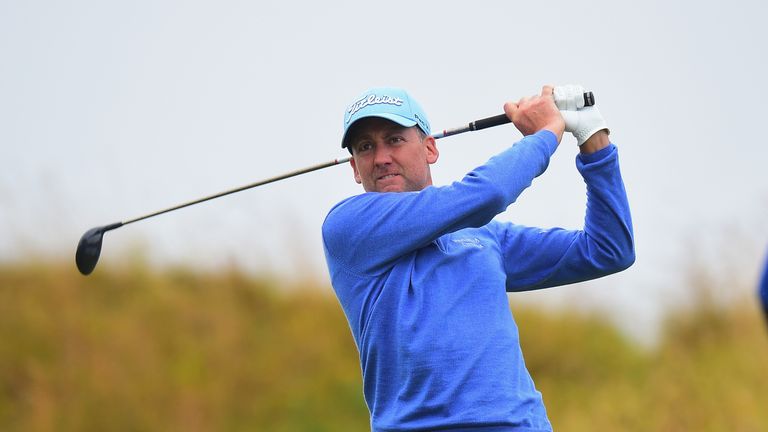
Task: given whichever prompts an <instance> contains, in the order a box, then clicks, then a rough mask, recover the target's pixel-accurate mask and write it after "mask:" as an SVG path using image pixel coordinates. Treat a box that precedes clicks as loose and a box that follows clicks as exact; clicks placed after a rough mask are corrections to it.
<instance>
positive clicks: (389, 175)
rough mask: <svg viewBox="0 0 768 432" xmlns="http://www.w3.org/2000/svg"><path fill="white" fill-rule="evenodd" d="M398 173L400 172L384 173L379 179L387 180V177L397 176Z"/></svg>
mask: <svg viewBox="0 0 768 432" xmlns="http://www.w3.org/2000/svg"><path fill="white" fill-rule="evenodd" d="M398 175H399V174H387V175H383V176H381V177H379V180H387V179H391V178H394V177H397V176H398Z"/></svg>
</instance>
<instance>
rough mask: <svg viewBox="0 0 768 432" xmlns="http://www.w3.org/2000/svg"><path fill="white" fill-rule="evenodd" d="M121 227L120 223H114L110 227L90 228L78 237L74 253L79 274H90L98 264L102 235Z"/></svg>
mask: <svg viewBox="0 0 768 432" xmlns="http://www.w3.org/2000/svg"><path fill="white" fill-rule="evenodd" d="M121 226H123V223H122V222H116V223H113V224H110V225H105V226H100V227H96V228H91V229H89V230H88V231H86V232H85V234H83V236H82V237H80V242H79V243H78V244H77V252H75V263H76V264H77V269H78V270H80V273H82V274H83V275H89V274H91V272H92V271H93V269H94V268H95V267H96V263H97V262H99V255H100V254H101V243H102V242H103V240H104V233H105V232H107V231H109V230H113V229H115V228H119V227H121Z"/></svg>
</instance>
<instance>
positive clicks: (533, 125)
mask: <svg viewBox="0 0 768 432" xmlns="http://www.w3.org/2000/svg"><path fill="white" fill-rule="evenodd" d="M552 91H553V87H552V86H549V85H546V86H544V87H543V88H542V89H541V95H539V96H531V97H524V98H522V99H520V101H518V102H517V103H515V102H507V103H505V104H504V113H506V114H507V117H508V118H509V120H511V121H512V123H513V124H514V125H515V127H516V128H517V130H519V131H520V132H521V133H522V134H523V135H532V134H534V133H536V132H538V131H540V130H543V129H546V130H548V131H550V132H552V133H554V134H555V136H556V137H557V142H558V143H559V142H560V140H562V138H563V132H564V131H565V121H564V120H563V116H562V115H560V111H558V110H557V106H556V105H555V99H554V97H553V96H552Z"/></svg>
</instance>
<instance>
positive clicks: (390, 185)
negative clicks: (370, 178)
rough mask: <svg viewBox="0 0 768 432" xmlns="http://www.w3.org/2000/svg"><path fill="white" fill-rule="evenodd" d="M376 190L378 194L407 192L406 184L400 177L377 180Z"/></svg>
mask: <svg viewBox="0 0 768 432" xmlns="http://www.w3.org/2000/svg"><path fill="white" fill-rule="evenodd" d="M375 189H376V191H377V192H403V191H405V182H404V181H403V178H402V177H400V176H397V177H391V178H388V179H384V180H377V181H376V184H375Z"/></svg>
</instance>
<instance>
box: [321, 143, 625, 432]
mask: <svg viewBox="0 0 768 432" xmlns="http://www.w3.org/2000/svg"><path fill="white" fill-rule="evenodd" d="M556 148H557V139H556V137H555V135H554V134H553V133H551V132H549V131H541V132H538V133H536V134H534V135H531V136H528V137H525V138H523V139H522V140H521V141H519V142H518V143H516V144H515V145H514V146H512V147H511V148H510V149H508V150H506V151H504V152H502V153H501V154H499V155H497V156H495V157H493V158H492V159H491V160H489V161H488V162H487V163H486V164H485V165H483V166H481V167H479V168H477V169H475V170H473V171H471V172H470V173H469V174H467V175H466V176H465V177H464V178H463V179H462V180H461V181H459V182H455V183H453V184H450V185H448V186H441V187H435V186H429V187H427V188H425V189H424V190H422V191H419V192H400V193H364V194H362V195H358V196H354V197H351V198H348V199H346V200H344V201H342V202H340V203H339V204H337V205H336V206H335V207H334V208H333V209H332V210H331V211H330V212H329V214H328V216H327V218H326V220H325V222H324V224H323V242H324V248H325V254H326V259H327V263H328V269H329V272H330V276H331V282H332V285H333V287H334V290H335V292H336V295H337V296H338V299H339V302H340V303H341V306H342V308H343V309H344V313H345V315H346V317H347V320H348V321H349V326H350V328H351V330H352V334H353V336H354V339H355V343H356V344H357V348H358V351H359V354H360V363H361V367H362V374H363V387H364V395H365V400H366V403H367V404H368V408H369V410H370V413H371V427H372V429H373V430H376V431H412V430H430V429H438V428H439V429H440V430H487V431H502V430H503V431H509V430H514V431H548V430H551V425H550V423H549V420H548V419H547V415H546V411H545V408H544V404H543V402H542V398H541V394H540V393H539V392H538V391H537V390H536V388H535V387H534V384H533V380H532V379H531V376H530V374H529V373H528V370H527V369H526V367H525V362H524V360H523V354H522V352H521V349H520V341H519V336H518V330H517V327H516V325H515V322H514V319H513V317H512V314H511V311H510V309H509V304H508V300H507V296H506V292H507V291H521V290H532V289H539V288H545V287H551V286H556V285H563V284H568V283H573V282H578V281H583V280H587V279H593V278H596V277H600V276H604V275H607V274H609V273H613V272H616V271H620V270H622V269H624V268H626V267H628V266H629V265H631V264H632V262H633V261H634V247H633V234H632V223H631V218H630V213H629V206H628V203H627V198H626V193H625V191H624V185H623V182H622V179H621V174H620V172H619V165H618V158H617V149H616V147H614V146H613V145H610V146H609V147H608V148H605V149H603V150H600V151H598V152H596V153H594V154H592V155H587V156H585V155H580V156H579V157H577V167H578V169H579V171H580V172H581V174H582V176H583V177H584V179H585V182H586V184H587V211H586V218H585V226H584V229H583V230H564V229H539V228H531V227H523V226H519V225H515V224H511V223H501V222H498V221H494V220H493V218H494V217H495V216H496V215H498V214H499V213H501V212H503V211H504V210H505V209H506V208H507V206H509V205H510V204H511V203H513V202H514V201H515V200H516V199H517V197H518V196H519V195H520V194H521V193H522V192H523V190H524V189H525V188H527V187H528V186H529V185H530V184H531V182H532V181H533V179H534V178H535V177H537V176H538V175H540V174H541V173H543V172H544V170H545V169H546V167H547V165H548V163H549V159H550V156H551V155H552V154H553V152H554V151H555V149H556Z"/></svg>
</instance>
